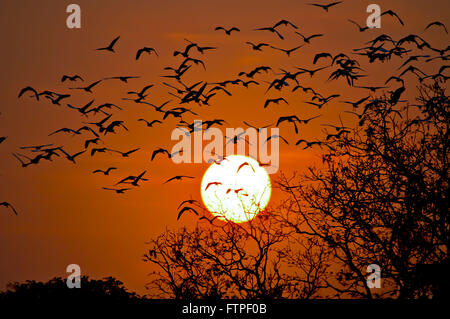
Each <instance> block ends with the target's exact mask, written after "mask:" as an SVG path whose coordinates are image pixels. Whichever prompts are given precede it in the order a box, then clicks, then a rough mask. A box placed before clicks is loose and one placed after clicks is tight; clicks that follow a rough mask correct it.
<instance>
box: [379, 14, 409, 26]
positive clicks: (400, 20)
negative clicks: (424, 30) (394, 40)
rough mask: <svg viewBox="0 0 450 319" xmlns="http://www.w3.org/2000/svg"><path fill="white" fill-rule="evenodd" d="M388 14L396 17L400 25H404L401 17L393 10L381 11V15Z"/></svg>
mask: <svg viewBox="0 0 450 319" xmlns="http://www.w3.org/2000/svg"><path fill="white" fill-rule="evenodd" d="M386 14H387V15H389V16H391V17H396V18H397V20H398V22H400V24H401V25H405V24H404V23H403V21H402V19H400V17H399V16H398V15H397V13H395V12H394V11H392V10H386V11H384V12H383V13H381V16H384V15H386Z"/></svg>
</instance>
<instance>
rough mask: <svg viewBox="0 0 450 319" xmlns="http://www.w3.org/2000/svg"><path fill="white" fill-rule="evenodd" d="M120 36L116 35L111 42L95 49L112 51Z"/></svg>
mask: <svg viewBox="0 0 450 319" xmlns="http://www.w3.org/2000/svg"><path fill="white" fill-rule="evenodd" d="M119 38H120V36H118V37H117V38H115V39H114V40H112V41H111V43H110V44H109V45H108V46H107V47H104V48H98V49H96V50H98V51H110V52H115V51H114V45H115V44H116V42H117V41H118V40H119Z"/></svg>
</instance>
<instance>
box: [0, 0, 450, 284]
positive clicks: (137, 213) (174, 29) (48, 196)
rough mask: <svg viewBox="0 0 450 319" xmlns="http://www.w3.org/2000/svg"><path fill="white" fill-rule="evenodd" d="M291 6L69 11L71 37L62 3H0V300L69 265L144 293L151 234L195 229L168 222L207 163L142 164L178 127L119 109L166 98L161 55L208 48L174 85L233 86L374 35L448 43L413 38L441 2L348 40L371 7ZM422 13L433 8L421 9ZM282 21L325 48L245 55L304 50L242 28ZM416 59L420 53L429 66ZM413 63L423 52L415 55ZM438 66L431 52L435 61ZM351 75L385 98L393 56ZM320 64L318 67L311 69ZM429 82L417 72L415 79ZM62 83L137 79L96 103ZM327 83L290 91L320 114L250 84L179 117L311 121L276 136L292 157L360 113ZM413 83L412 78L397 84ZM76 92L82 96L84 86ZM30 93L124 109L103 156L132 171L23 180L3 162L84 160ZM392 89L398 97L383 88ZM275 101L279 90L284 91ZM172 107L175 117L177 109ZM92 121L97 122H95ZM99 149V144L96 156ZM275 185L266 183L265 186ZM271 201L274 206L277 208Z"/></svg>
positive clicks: (64, 117)
mask: <svg viewBox="0 0 450 319" xmlns="http://www.w3.org/2000/svg"><path fill="white" fill-rule="evenodd" d="M306 2H307V1H297V0H291V1H288V0H280V1H268V0H240V1H237V0H229V1H206V0H204V1H199V0H192V1H180V0H177V1H174V0H172V1H146V0H135V1H125V0H120V1H119V0H110V1H86V0H84V1H80V0H78V1H76V3H77V4H79V5H80V6H81V10H82V28H81V29H80V30H70V29H68V28H67V27H66V25H65V20H66V17H67V14H66V13H65V8H66V6H67V5H68V4H70V3H72V2H65V1H51V0H42V1H32V0H28V1H23V0H19V1H17V0H3V1H1V2H0V36H1V39H2V49H1V50H0V61H1V66H2V68H1V70H2V76H1V79H0V82H1V85H0V96H1V97H2V102H1V105H0V112H1V115H0V136H8V139H7V140H6V141H5V142H3V143H2V144H0V155H1V156H0V201H8V202H11V203H12V204H13V205H14V206H15V207H16V209H17V210H18V211H19V216H13V215H12V214H10V213H9V212H8V211H7V210H4V209H3V208H2V209H1V211H0V254H1V257H0V290H1V289H4V288H5V285H6V283H7V282H8V281H23V280H26V279H36V280H47V279H50V278H51V277H53V276H56V275H62V276H65V268H66V266H67V265H68V264H72V263H75V264H79V265H80V266H81V270H82V274H87V275H90V276H92V277H103V276H107V275H112V276H115V277H117V278H119V279H120V280H122V281H124V282H125V284H126V286H127V287H129V288H130V289H132V290H135V291H137V292H140V293H144V292H145V290H144V285H145V283H146V282H147V281H148V277H147V274H148V273H149V272H150V271H151V270H152V269H151V268H150V267H149V265H148V264H145V263H143V262H142V261H141V256H142V254H143V253H144V252H145V248H146V246H145V244H144V242H145V241H147V240H148V239H149V238H151V237H154V236H157V235H159V234H160V233H161V232H162V231H163V230H165V229H166V228H176V227H180V226H183V225H185V224H192V223H193V222H194V221H195V219H194V218H192V217H191V216H188V215H186V216H184V218H183V219H181V220H180V221H179V222H177V221H176V215H177V211H176V208H177V207H178V204H179V203H180V202H181V201H182V200H184V199H187V198H189V197H190V196H192V197H194V198H197V199H200V195H199V187H200V182H201V177H202V174H203V172H204V171H205V170H206V168H207V167H208V165H206V164H180V165H175V164H174V163H172V162H171V161H170V160H168V159H167V158H163V157H161V158H157V159H156V160H155V161H153V162H150V156H151V152H152V151H153V150H154V149H155V148H157V147H166V148H169V149H170V148H171V146H172V145H173V144H174V142H172V141H170V133H171V131H172V129H173V128H174V127H175V125H176V124H177V121H176V120H174V119H173V118H170V119H169V120H167V121H165V123H164V125H163V126H157V127H154V128H147V127H146V126H145V125H143V123H139V122H137V119H138V118H140V117H143V118H146V119H148V120H151V119H161V114H159V113H156V112H154V111H153V110H152V109H151V108H149V107H147V106H145V105H138V104H135V103H132V102H126V101H122V100H121V98H122V97H125V95H126V92H127V91H129V90H136V89H140V88H142V87H143V86H145V85H147V84H151V83H152V84H155V87H154V88H152V89H151V95H150V96H149V97H148V98H147V100H148V101H150V102H153V103H155V104H159V103H162V102H164V101H167V100H168V99H172V98H173V97H171V96H170V95H168V94H167V92H168V89H167V88H166V87H164V86H163V85H161V79H162V78H160V75H163V74H167V72H166V71H164V70H163V67H165V66H169V65H170V66H176V65H178V64H179V63H181V61H182V60H181V59H180V58H175V57H173V55H172V52H173V50H175V49H178V50H181V49H183V48H184V46H185V45H186V42H185V41H184V40H183V39H184V38H188V39H190V40H192V41H195V42H197V43H199V44H201V45H205V46H217V47H218V48H219V49H218V50H215V51H210V52H208V53H206V54H205V55H204V56H201V55H200V54H195V57H197V58H201V59H203V60H204V61H205V63H206V67H207V70H206V71H204V70H203V69H202V68H201V67H193V68H192V69H193V70H192V71H191V70H190V71H189V73H188V74H187V76H186V77H185V78H184V80H185V82H188V83H194V82H196V81H200V80H203V81H208V82H218V81H223V80H231V79H236V78H237V73H238V72H239V71H250V70H252V69H253V68H254V67H256V66H259V65H269V66H271V67H272V68H273V69H274V70H275V72H279V70H278V69H279V68H280V67H281V68H284V69H287V70H290V71H293V70H295V69H294V67H305V68H314V67H316V66H314V65H312V58H313V56H314V54H315V53H318V52H330V53H332V54H337V53H339V52H345V53H350V52H351V49H352V48H360V47H363V46H364V45H363V43H364V42H367V41H369V40H372V39H373V38H375V37H376V36H377V35H380V34H382V33H386V34H389V35H390V36H391V37H392V38H394V39H399V38H400V37H403V36H406V35H408V34H410V33H416V34H419V35H423V36H424V37H425V39H426V40H427V41H428V42H429V43H430V44H431V45H432V46H434V47H437V48H444V47H446V46H447V45H448V40H449V37H448V35H446V34H445V33H444V32H443V31H442V30H441V29H433V28H432V29H430V30H428V31H426V32H424V31H423V29H424V27H425V26H426V25H427V24H428V23H429V22H431V21H435V20H439V21H441V22H443V23H445V24H446V25H447V26H450V19H449V15H448V12H450V11H449V9H450V2H449V1H445V0H440V1H432V2H430V1H422V0H420V1H407V0H398V1H376V3H377V4H379V5H380V6H381V9H382V10H383V11H384V10H387V9H392V10H394V11H395V12H397V13H398V14H399V15H400V16H401V18H402V19H403V20H404V21H405V24H406V26H405V27H402V26H400V25H399V24H398V23H397V22H396V21H395V20H394V19H392V18H390V17H383V19H382V28H381V29H379V30H369V31H367V32H364V33H359V32H358V31H357V29H356V27H355V26H354V25H352V24H350V23H349V22H348V21H347V19H352V20H355V21H358V22H359V23H360V24H363V23H364V21H365V20H366V17H367V15H368V14H367V13H366V7H367V5H368V4H370V3H373V1H357V0H346V1H344V3H343V4H341V5H339V6H337V7H335V8H332V9H330V12H329V13H325V12H324V11H323V10H321V9H319V8H315V7H312V6H308V5H306V4H305V3H306ZM431 3H432V5H430V4H431ZM280 19H287V20H289V21H291V22H293V23H294V24H296V25H298V26H299V31H300V32H304V33H306V34H309V35H310V34H312V33H324V34H325V36H324V37H322V38H318V39H314V40H312V45H311V46H305V47H304V48H301V49H300V50H299V51H297V52H294V53H293V54H292V56H291V57H290V58H288V57H286V55H285V54H284V53H281V52H278V51H275V50H272V49H270V48H265V49H264V50H263V52H255V51H253V50H251V48H250V47H249V46H248V45H246V44H245V42H246V41H252V42H268V43H271V44H272V45H274V46H277V47H282V48H292V47H294V46H296V45H298V44H301V43H302V41H301V39H300V38H299V37H298V36H297V35H295V34H294V33H293V32H292V30H291V29H290V28H286V27H281V29H280V30H282V33H283V34H284V35H286V40H284V41H281V40H279V39H277V38H276V37H275V36H274V35H273V34H270V33H268V32H260V31H258V32H256V31H253V29H255V28H258V27H264V26H270V25H273V24H274V23H275V22H277V21H279V20H280ZM219 25H223V26H226V27H231V26H237V27H239V28H240V29H241V31H242V32H240V33H233V35H232V36H230V37H228V36H225V35H224V34H223V33H222V32H215V31H214V28H215V27H216V26H219ZM118 35H120V36H121V38H120V40H119V41H118V43H117V46H116V51H117V53H115V54H111V53H104V52H98V51H95V50H94V49H95V48H97V47H100V46H104V45H107V43H109V42H110V41H111V40H112V39H113V38H114V37H116V36H118ZM143 46H150V47H154V48H156V50H157V51H158V53H159V58H157V57H155V56H154V55H150V56H147V55H144V56H143V57H142V58H141V59H140V60H139V61H135V59H134V56H135V54H136V50H137V49H139V48H141V47H143ZM428 53H429V52H427V53H426V54H428ZM419 54H421V53H419ZM435 55H436V54H435V53H433V56H435ZM359 61H360V62H361V67H362V68H363V69H365V70H366V72H365V73H368V74H370V77H368V78H367V79H364V78H363V79H362V80H360V82H359V84H360V85H382V84H383V83H384V81H385V80H386V79H387V78H388V77H389V76H390V75H391V74H399V73H400V72H398V71H395V72H394V73H392V70H393V68H397V67H398V66H400V65H401V64H402V63H403V62H404V61H405V60H400V59H399V58H397V57H394V58H393V59H392V61H391V62H389V63H386V64H384V65H383V64H381V63H376V64H369V63H368V62H367V60H366V59H362V58H360V59H359ZM323 65H326V64H325V62H323V61H322V62H319V63H318V65H317V67H319V66H323ZM439 66H440V62H436V63H430V65H429V66H428V68H429V69H428V71H429V72H437V68H438V67H439ZM424 71H425V72H427V68H424ZM63 74H79V75H81V76H82V77H84V79H85V81H86V82H85V83H92V82H94V81H96V80H99V79H102V78H104V77H108V76H118V75H138V76H141V78H140V79H135V80H130V81H129V83H128V84H124V83H122V82H119V81H105V82H103V83H100V84H99V85H98V87H96V88H95V89H94V92H95V93H94V94H93V95H90V94H88V93H83V92H76V91H72V90H68V89H67V88H68V87H72V86H78V85H79V84H80V82H78V83H76V84H72V83H70V84H66V83H61V82H60V78H61V76H62V75H63ZM329 74H330V70H326V71H325V72H322V73H320V72H319V73H318V75H317V77H316V76H315V77H314V78H312V79H310V78H309V75H302V76H301V77H300V78H299V79H300V80H301V82H302V83H303V84H304V85H306V86H312V87H314V88H315V89H317V90H318V91H319V92H320V93H321V94H323V95H326V96H327V95H331V94H336V93H337V94H341V97H340V98H338V99H336V100H335V101H334V102H333V103H330V104H329V105H326V106H325V107H324V108H323V109H322V110H320V111H319V110H317V109H315V108H314V107H313V106H311V105H307V104H305V103H304V101H307V100H309V98H310V96H305V95H300V94H290V93H284V92H283V93H281V92H278V91H274V90H273V91H270V92H269V93H267V94H264V92H265V90H266V87H267V86H266V84H265V83H263V82H262V81H263V80H267V81H269V80H272V79H273V78H274V76H273V74H268V75H259V76H256V80H257V81H259V82H261V85H260V86H259V87H256V88H252V89H251V90H247V89H245V88H242V87H233V88H231V89H230V90H231V91H232V93H233V96H232V97H228V96H226V95H224V94H223V93H218V94H217V96H216V97H214V98H213V99H212V103H211V104H212V106H210V107H199V106H197V105H193V106H192V109H193V110H194V111H195V112H197V113H198V114H199V115H198V116H192V115H188V116H186V119H188V120H189V122H192V120H194V119H202V120H210V119H214V118H221V119H226V120H227V122H228V123H229V124H228V126H230V127H243V124H242V121H243V120H246V121H248V122H250V123H252V124H254V125H267V124H270V123H274V122H276V119H277V118H278V117H279V116H281V115H291V114H297V115H298V116H299V117H301V118H307V117H311V116H315V115H319V114H321V115H322V116H321V117H320V118H319V119H317V120H315V121H312V122H311V123H310V124H309V125H308V126H306V127H301V128H300V133H299V134H298V136H295V133H294V131H293V129H292V127H291V126H288V125H287V124H286V125H284V124H283V125H282V126H280V133H281V135H282V136H284V137H285V138H287V139H288V140H289V142H290V144H295V142H296V141H297V140H298V139H299V138H304V139H314V138H316V137H323V136H324V133H323V132H322V131H323V129H324V127H323V126H321V124H324V123H333V124H339V114H341V116H342V119H343V121H344V123H345V124H351V123H352V121H353V120H354V119H353V118H352V117H351V116H350V115H349V114H347V113H343V110H350V109H349V108H348V107H346V106H345V105H344V104H342V103H339V102H338V101H340V100H357V99H359V98H362V97H364V96H366V95H367V92H366V91H364V90H361V89H349V88H348V87H347V86H346V85H345V83H344V81H343V80H339V81H333V82H326V79H327V77H328V76H329ZM405 79H407V80H408V79H410V80H411V83H413V84H412V85H411V86H409V87H410V88H414V82H413V80H414V77H412V76H411V75H407V76H406V77H405ZM81 84H83V83H81ZM27 85H31V86H33V87H35V88H36V89H38V90H47V89H48V90H54V91H56V92H67V93H69V94H73V96H72V97H71V98H70V103H71V104H74V105H84V104H85V103H87V102H88V101H89V100H90V99H92V98H95V104H100V103H105V102H113V103H116V104H118V105H120V106H122V107H123V111H119V112H115V113H114V118H115V119H121V120H124V121H125V125H127V127H128V128H129V129H130V131H129V132H124V131H120V133H119V134H116V135H107V136H106V138H105V139H104V141H105V145H106V146H107V147H110V148H113V149H117V150H122V151H126V150H131V149H133V148H137V147H140V148H141V150H140V151H139V152H136V153H135V154H133V155H132V156H131V157H130V158H129V159H123V158H122V157H120V155H118V154H106V155H105V154H99V155H98V156H97V155H96V156H94V157H90V156H89V155H87V154H84V155H82V156H81V157H80V158H79V161H77V162H78V164H77V165H73V164H72V163H71V162H68V161H66V160H62V159H58V160H55V161H54V162H52V163H50V162H43V163H41V164H39V165H37V166H33V167H27V168H25V169H22V168H21V167H20V166H19V165H18V163H17V161H16V160H15V159H14V158H13V157H12V155H11V153H12V152H17V151H18V148H19V147H20V146H24V145H37V144H45V143H55V145H64V146H65V148H66V149H67V150H69V151H70V152H71V153H74V152H77V151H80V150H82V148H83V143H84V140H85V137H86V136H88V135H84V137H73V138H72V137H70V136H69V135H65V134H61V135H55V136H52V137H48V134H49V133H50V132H53V131H55V130H57V129H59V128H62V127H73V128H78V127H81V126H82V123H81V122H82V121H84V120H85V119H83V118H81V117H80V116H79V114H77V112H76V111H74V110H71V109H68V108H67V107H65V106H63V107H58V106H55V105H52V104H51V103H50V102H48V101H40V102H36V101H35V100H34V99H29V98H28V97H24V98H22V99H17V94H18V92H19V91H20V89H21V88H22V87H25V86H27ZM392 86H393V87H394V88H395V87H397V85H396V84H392ZM285 92H286V91H285ZM280 96H284V97H285V98H286V99H288V100H289V102H290V104H289V105H288V106H286V105H279V106H271V107H269V108H268V109H266V110H264V109H263V105H264V101H265V100H266V99H267V98H276V97H280ZM413 96H414V91H413V90H409V91H408V90H407V92H406V93H405V97H409V98H411V97H413ZM171 106H172V107H175V106H177V104H176V101H175V100H174V101H173V103H172V104H171ZM101 118H102V116H101V115H100V116H98V117H96V118H95V119H101ZM99 147H102V145H99ZM315 156H316V155H315V154H314V153H311V152H309V151H302V150H301V148H298V147H295V146H293V145H290V146H286V145H284V144H280V170H281V171H283V172H285V173H287V174H290V173H292V172H293V171H295V170H297V171H302V170H304V169H305V167H306V166H307V165H308V164H311V163H312V162H313V161H314V159H315V158H316V157H315ZM108 166H116V167H118V168H119V169H118V170H117V171H116V172H113V173H112V174H111V176H109V177H108V176H103V175H101V176H100V175H93V174H92V171H93V170H94V169H98V168H102V169H103V168H106V167H108ZM143 170H147V177H149V178H150V181H149V182H147V183H143V184H142V185H141V187H139V188H138V189H134V190H132V191H130V192H129V193H126V194H125V195H116V194H115V193H112V192H107V191H103V190H102V189H101V187H103V186H106V187H108V186H111V185H112V184H113V183H114V182H116V181H117V180H118V179H120V178H121V177H125V176H128V175H137V174H139V173H140V172H142V171H143ZM174 175H192V176H195V177H196V178H195V179H193V180H189V181H182V182H173V183H168V184H165V185H162V183H163V182H164V181H165V180H166V179H168V178H170V177H172V176H174ZM273 177H275V176H272V178H273ZM279 196H280V195H279V194H277V193H276V192H275V193H274V195H273V196H272V203H276V201H277V200H278V199H279V198H280V197H279Z"/></svg>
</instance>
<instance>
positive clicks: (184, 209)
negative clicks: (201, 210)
mask: <svg viewBox="0 0 450 319" xmlns="http://www.w3.org/2000/svg"><path fill="white" fill-rule="evenodd" d="M186 211H191V212H193V213H194V214H195V215H197V216H198V213H197V211H196V210H195V209H193V208H192V207H189V206H186V207H183V208H182V209H181V210H180V211H179V212H178V216H177V220H179V219H180V218H181V215H183V213H184V212H186Z"/></svg>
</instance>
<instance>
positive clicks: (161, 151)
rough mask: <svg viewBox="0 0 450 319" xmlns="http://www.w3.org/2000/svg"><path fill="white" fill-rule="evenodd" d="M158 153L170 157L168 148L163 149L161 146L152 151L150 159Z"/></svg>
mask: <svg viewBox="0 0 450 319" xmlns="http://www.w3.org/2000/svg"><path fill="white" fill-rule="evenodd" d="M158 154H166V155H167V157H168V158H171V157H172V155H171V154H170V153H169V151H168V150H166V149H163V148H158V149H156V150H154V151H153V153H152V158H151V160H152V161H153V160H154V158H155V156H156V155H158Z"/></svg>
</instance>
